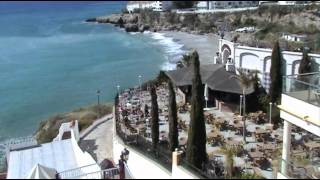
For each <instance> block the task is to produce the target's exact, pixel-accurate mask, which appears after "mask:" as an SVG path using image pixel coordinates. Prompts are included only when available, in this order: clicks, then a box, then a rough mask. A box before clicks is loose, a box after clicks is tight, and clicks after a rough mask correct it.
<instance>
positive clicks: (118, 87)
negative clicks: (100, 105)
mask: <svg viewBox="0 0 320 180" xmlns="http://www.w3.org/2000/svg"><path fill="white" fill-rule="evenodd" d="M117 90H118V97H120V85H117Z"/></svg>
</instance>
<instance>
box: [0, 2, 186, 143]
mask: <svg viewBox="0 0 320 180" xmlns="http://www.w3.org/2000/svg"><path fill="white" fill-rule="evenodd" d="M125 5H126V2H101V1H100V2H0V24H1V28H0V141H3V140H7V139H9V138H15V137H21V136H28V135H32V134H33V133H34V132H35V131H36V129H37V128H38V125H39V122H41V121H43V120H46V119H47V118H48V117H50V116H53V115H55V114H57V113H62V112H68V111H71V110H73V109H76V108H78V107H81V106H87V105H91V104H95V103H96V101H97V96H96V91H97V90H98V89H99V90H101V96H100V97H101V100H102V101H103V102H110V101H112V100H113V97H114V96H115V93H116V86H117V85H118V84H119V85H120V86H121V88H122V89H123V88H128V87H132V86H135V85H137V84H138V76H139V75H141V76H142V80H149V79H152V78H154V77H155V76H156V75H157V74H158V72H159V70H160V69H172V68H173V64H172V63H170V62H172V59H175V58H177V57H179V56H180V55H181V53H182V50H181V48H182V45H179V44H177V43H176V42H175V41H174V40H173V39H170V38H166V37H164V36H163V34H161V33H144V34H140V33H131V34H130V33H126V32H124V31H123V30H120V29H118V28H116V27H113V26H112V25H108V24H96V23H86V22H84V21H85V19H87V18H90V17H96V16H101V15H108V14H111V13H115V12H120V11H121V9H123V8H125Z"/></svg>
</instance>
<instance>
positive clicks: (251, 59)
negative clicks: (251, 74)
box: [239, 52, 261, 70]
mask: <svg viewBox="0 0 320 180" xmlns="http://www.w3.org/2000/svg"><path fill="white" fill-rule="evenodd" d="M239 63H240V64H239V66H240V67H241V68H244V69H255V70H261V67H260V59H259V56H258V55H256V54H253V53H249V52H244V53H241V54H240V62H239Z"/></svg>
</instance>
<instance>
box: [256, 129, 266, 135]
mask: <svg viewBox="0 0 320 180" xmlns="http://www.w3.org/2000/svg"><path fill="white" fill-rule="evenodd" d="M255 133H256V134H257V135H260V134H266V133H267V131H266V130H264V129H257V130H256V131H255Z"/></svg>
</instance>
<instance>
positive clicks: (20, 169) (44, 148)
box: [7, 139, 78, 179]
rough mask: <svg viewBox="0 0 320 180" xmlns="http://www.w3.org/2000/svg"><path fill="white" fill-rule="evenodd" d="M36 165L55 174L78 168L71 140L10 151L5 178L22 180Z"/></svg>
mask: <svg viewBox="0 0 320 180" xmlns="http://www.w3.org/2000/svg"><path fill="white" fill-rule="evenodd" d="M36 164H41V165H43V166H46V167H48V168H53V169H56V170H57V172H61V171H65V170H68V169H75V168H78V164H77V161H76V157H75V153H74V149H73V146H72V143H71V139H66V140H61V141H53V142H51V143H46V144H42V145H39V146H38V147H33V148H29V149H24V150H17V151H11V152H10V155H9V164H8V175H7V178H8V179H24V178H26V177H27V176H28V173H30V170H31V169H32V168H33V167H34V166H35V165H36Z"/></svg>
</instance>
